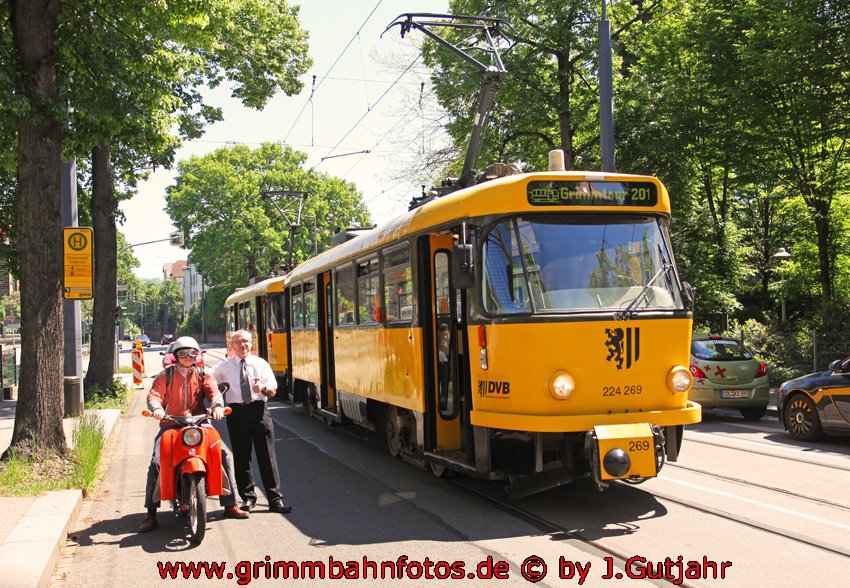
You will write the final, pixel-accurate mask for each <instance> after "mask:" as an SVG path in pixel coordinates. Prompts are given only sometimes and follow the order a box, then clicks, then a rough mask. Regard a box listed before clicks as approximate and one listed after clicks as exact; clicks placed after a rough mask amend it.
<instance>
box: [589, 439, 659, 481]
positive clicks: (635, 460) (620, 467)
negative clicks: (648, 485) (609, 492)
mask: <svg viewBox="0 0 850 588" xmlns="http://www.w3.org/2000/svg"><path fill="white" fill-rule="evenodd" d="M584 448H585V451H586V452H587V455H588V461H589V462H590V473H591V476H592V478H593V483H594V484H595V485H596V488H597V490H599V491H600V492H601V491H602V490H604V489H605V488H607V487H608V482H609V481H611V480H624V481H627V482H631V483H637V482H640V481H643V480H645V479H647V478H654V477H655V476H657V475H658V472H659V471H660V470H661V467H662V466H663V465H664V434H663V433H662V431H661V427H658V426H655V425H650V424H649V423H629V424H621V425H597V426H596V427H593V429H592V430H590V431H588V434H587V436H586V437H585V442H584Z"/></svg>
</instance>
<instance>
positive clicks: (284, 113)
mask: <svg viewBox="0 0 850 588" xmlns="http://www.w3.org/2000/svg"><path fill="white" fill-rule="evenodd" d="M294 4H298V2H294ZM300 6H301V12H300V20H301V24H302V27H303V28H304V29H306V30H307V31H308V32H309V34H310V38H309V45H310V49H309V54H310V57H311V58H312V59H313V66H312V68H311V69H310V71H309V72H308V73H307V75H305V76H304V78H303V82H304V88H303V90H302V92H301V94H300V95H298V96H292V97H288V96H285V95H282V94H281V95H278V96H276V97H274V98H273V99H272V100H270V101H269V103H268V105H267V106H266V108H265V109H264V110H262V111H255V110H251V109H248V108H245V107H243V106H242V105H241V104H240V103H239V101H238V100H236V99H233V98H230V94H229V89H228V88H227V87H226V85H223V86H222V87H221V88H217V89H216V90H214V91H209V90H208V91H207V92H206V93H205V96H207V98H208V101H209V103H211V104H214V105H216V106H219V107H221V108H222V109H223V114H224V120H223V121H221V122H219V123H216V124H214V125H210V126H209V127H207V130H206V133H205V134H204V136H203V137H201V138H200V139H198V140H194V141H190V142H186V143H185V144H184V147H183V148H181V149H180V150H179V151H178V153H177V157H176V160H175V166H174V169H172V170H166V169H159V170H156V171H155V172H153V173H152V174H151V176H150V178H149V179H148V180H146V181H145V182H143V183H141V184H140V185H139V189H138V193H137V195H136V196H135V197H133V198H132V199H131V200H128V201H126V202H124V203H122V206H121V209H122V211H123V212H124V214H125V216H126V219H127V220H126V222H125V223H124V225H122V226H119V227H118V228H119V230H120V231H121V232H123V233H124V235H125V236H126V237H127V242H128V243H131V244H137V243H145V242H147V241H155V240H159V239H167V238H168V235H169V233H171V232H173V231H175V230H176V229H175V227H174V226H173V225H172V224H171V219H170V218H169V217H168V215H167V214H166V212H165V191H166V188H167V187H168V186H169V185H171V184H172V183H173V182H174V179H175V177H176V171H175V170H176V162H177V161H180V160H181V159H188V158H189V157H190V156H192V155H204V154H206V153H210V152H212V151H214V150H216V149H219V148H221V147H225V146H227V145H228V144H240V143H241V144H246V145H249V146H251V147H257V146H259V144H260V143H262V142H264V141H274V142H277V141H285V142H286V143H287V144H288V145H290V146H292V147H293V148H295V149H297V150H300V151H303V152H304V153H306V154H307V156H308V159H307V164H306V167H307V168H310V167H315V168H316V169H317V170H318V171H322V172H324V173H327V174H329V175H332V176H337V177H342V178H344V179H346V180H348V181H351V182H354V183H355V184H356V185H357V187H358V189H359V190H360V192H361V194H362V195H363V198H364V201H365V202H366V205H367V206H368V208H369V210H370V213H371V215H372V221H373V222H376V223H378V224H381V223H383V222H386V221H387V220H389V219H390V218H392V217H393V216H395V215H397V214H400V213H401V212H404V211H405V210H407V204H408V202H409V201H410V198H411V197H412V196H414V195H418V194H419V193H420V192H421V187H420V186H419V185H412V184H411V183H410V182H404V181H400V180H399V179H398V173H399V166H402V165H404V164H403V162H404V159H405V158H406V157H407V158H409V157H415V154H416V148H417V147H420V148H421V147H422V146H421V139H418V140H417V139H415V138H414V137H415V136H417V135H418V133H414V132H413V131H414V130H418V129H420V128H423V127H424V126H426V125H427V124H428V120H427V116H426V114H423V112H422V111H420V110H419V108H418V107H417V106H416V105H417V102H418V97H419V95H420V93H422V88H421V82H423V81H424V82H425V83H426V87H425V90H424V95H425V96H426V98H427V97H428V89H427V88H428V86H427V71H426V70H425V69H424V67H423V66H422V63H421V60H419V61H416V63H415V65H414V66H413V67H412V68H411V69H410V71H408V72H407V73H405V74H404V75H402V73H403V72H404V70H405V68H406V67H407V66H408V65H410V64H411V63H413V62H414V61H415V60H416V57H417V56H418V55H419V50H418V44H419V43H421V41H422V34H421V33H419V32H415V31H414V32H412V33H410V34H408V35H406V36H405V38H404V39H402V38H401V36H400V33H399V28H398V27H393V28H392V29H390V30H389V31H387V32H386V33H385V34H384V35H383V37H381V33H382V32H383V31H384V29H385V28H386V27H387V25H389V24H390V23H391V22H392V21H393V20H394V19H395V18H396V17H397V16H399V15H400V14H403V13H408V12H414V13H446V12H447V11H448V0H416V1H415V2H411V1H410V0H304V1H303V2H302V3H301V4H300ZM314 75H315V76H316V84H317V88H316V90H315V92H314V93H313V98H312V100H309V98H310V93H311V86H312V85H313V76H314ZM396 80H398V83H395V84H394V82H396ZM395 149H399V150H403V151H405V152H404V153H394V152H393V151H394V150H395ZM364 150H370V153H368V154H365V153H357V152H361V151H364ZM353 153H357V154H353ZM328 155H332V156H334V157H331V158H329V159H325V160H324V161H322V158H324V157H327V156H328ZM133 251H134V254H135V256H136V258H137V259H138V260H139V261H140V262H141V266H140V267H137V268H136V269H135V273H136V275H137V276H138V277H140V278H143V279H145V278H159V279H162V277H163V264H165V263H173V262H175V261H177V260H179V259H186V258H187V256H188V254H189V251H187V250H186V249H182V248H179V247H175V246H171V245H169V244H168V243H167V242H163V243H154V244H147V245H139V246H137V247H135V248H134V250H133Z"/></svg>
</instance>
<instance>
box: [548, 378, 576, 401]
mask: <svg viewBox="0 0 850 588" xmlns="http://www.w3.org/2000/svg"><path fill="white" fill-rule="evenodd" d="M575 389H576V383H575V381H574V380H573V379H572V377H571V376H570V375H569V374H568V373H567V372H564V371H558V372H555V373H554V374H552V377H551V378H549V394H551V395H552V398H554V399H555V400H566V399H567V398H569V397H570V396H571V395H572V393H573V391H575Z"/></svg>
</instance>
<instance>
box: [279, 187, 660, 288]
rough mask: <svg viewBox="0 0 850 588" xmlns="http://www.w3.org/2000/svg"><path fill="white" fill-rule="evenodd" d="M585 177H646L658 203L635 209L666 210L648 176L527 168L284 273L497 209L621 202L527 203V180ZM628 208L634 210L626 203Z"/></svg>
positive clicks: (319, 266)
mask: <svg viewBox="0 0 850 588" xmlns="http://www.w3.org/2000/svg"><path fill="white" fill-rule="evenodd" d="M552 180H558V181H567V182H569V181H591V182H602V181H608V182H628V181H631V182H636V181H641V182H652V183H654V184H656V186H657V187H658V202H657V204H656V205H655V206H652V207H645V208H641V211H642V212H646V213H656V214H657V213H660V214H667V215H669V214H670V197H669V195H668V193H667V189H666V188H665V187H664V185H663V184H662V183H661V182H660V181H659V180H658V179H656V178H654V177H652V176H639V175H633V174H620V173H606V172H580V171H566V172H564V171H559V172H533V173H526V174H517V175H512V176H506V177H502V178H498V179H494V180H490V181H487V182H483V183H481V184H476V185H475V186H470V187H469V188H464V189H463V190H458V191H457V192H453V193H451V194H448V195H446V196H443V197H441V198H435V199H433V200H431V201H429V202H427V203H426V204H423V205H422V206H420V207H418V208H415V209H413V210H410V211H408V212H406V213H404V214H402V215H400V216H397V217H395V218H394V219H392V220H390V221H389V222H387V223H386V224H384V225H381V226H379V227H376V228H374V229H372V230H371V231H368V232H366V233H363V234H362V235H359V236H357V237H355V238H354V239H351V240H350V241H346V242H345V243H342V244H340V245H337V246H336V247H332V248H330V249H327V250H326V251H323V252H322V253H320V254H319V255H317V256H315V257H312V258H310V259H308V260H306V261H304V262H302V263H301V264H299V265H298V267H296V268H295V269H294V270H293V271H292V272H291V273H290V274H289V275H288V277H289V278H290V279H299V278H300V277H301V276H303V275H310V274H312V273H314V272H317V271H320V270H325V269H327V268H328V267H330V266H334V265H337V264H338V263H339V262H341V261H344V260H346V259H352V258H357V257H360V256H362V255H365V254H367V253H369V252H371V251H372V250H373V249H376V248H378V247H382V246H385V245H388V244H391V243H393V242H395V241H400V240H403V239H405V238H408V237H410V236H412V235H415V234H418V233H421V232H423V231H425V230H427V229H429V228H432V227H441V226H444V225H446V224H448V223H451V222H452V221H459V220H463V219H466V218H474V217H480V216H484V215H491V214H498V213H500V212H501V213H516V212H536V213H539V212H549V213H553V212H561V213H563V212H579V211H580V212H615V211H622V210H623V206H617V205H611V206H599V205H595V206H576V205H563V206H546V207H545V208H544V207H541V206H535V205H532V204H529V202H528V197H527V193H526V187H527V184H528V183H529V182H532V181H552ZM629 210H630V211H634V210H636V209H635V208H631V207H630V208H629Z"/></svg>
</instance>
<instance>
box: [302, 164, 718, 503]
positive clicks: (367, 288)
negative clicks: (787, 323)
mask: <svg viewBox="0 0 850 588" xmlns="http://www.w3.org/2000/svg"><path fill="white" fill-rule="evenodd" d="M669 220H670V200H669V195H668V193H667V190H666V189H665V188H664V186H663V185H662V184H661V183H660V182H659V181H658V180H657V179H655V178H652V177H647V176H635V175H625V174H617V173H592V172H572V171H569V172H564V171H550V172H542V173H528V174H518V175H509V176H506V177H501V178H498V179H493V180H490V181H487V182H484V183H481V184H478V185H475V186H472V187H469V188H465V189H462V190H459V191H457V192H454V193H451V194H449V195H446V196H443V197H440V198H430V199H427V200H426V201H425V202H423V203H422V204H421V205H419V206H417V207H415V208H413V209H412V210H410V211H409V212H408V213H406V214H404V215H402V216H401V217H399V218H397V219H395V220H393V221H391V222H389V223H388V224H387V225H385V226H383V227H380V228H377V229H374V230H372V231H370V232H368V233H366V234H363V235H360V236H358V237H356V238H354V239H352V240H350V241H348V242H346V243H343V244H341V245H338V246H336V247H333V248H332V249H330V250H328V251H326V252H324V253H322V254H320V255H318V256H316V257H314V258H312V259H309V260H308V261H306V262H304V263H302V264H301V265H299V266H297V267H296V268H295V269H294V270H293V271H292V273H291V274H290V275H289V276H288V278H287V289H288V291H289V296H290V300H291V307H290V311H291V312H290V319H291V325H290V327H291V329H290V347H291V349H290V351H291V373H292V378H293V379H292V385H293V391H292V396H293V397H295V398H296V399H299V400H303V402H305V403H306V404H307V407H308V409H309V410H311V411H312V412H313V413H314V414H316V415H319V416H321V417H323V418H324V419H325V420H327V421H328V422H332V421H336V422H343V421H351V422H354V423H357V424H360V425H362V426H365V427H368V428H371V429H373V430H378V431H381V432H382V433H383V434H384V435H385V436H386V442H387V445H388V448H389V451H390V452H391V453H392V454H393V455H400V456H402V457H405V458H406V459H408V460H410V461H415V462H418V463H420V464H422V465H423V466H427V467H430V469H431V470H432V471H433V472H434V473H435V474H436V475H438V476H441V475H444V474H446V473H448V472H450V471H457V472H462V473H464V474H468V475H473V476H479V477H483V478H488V479H505V480H507V482H508V489H509V490H510V491H511V492H513V493H514V494H515V495H522V494H527V493H530V492H534V491H538V490H541V489H545V488H548V487H554V486H557V485H560V484H563V483H566V482H569V481H572V480H574V479H575V478H577V477H582V476H590V477H591V478H592V480H593V481H594V482H595V483H596V485H597V487H598V488H599V489H600V490H602V489H603V488H604V487H606V486H607V484H608V483H609V482H610V481H611V480H616V479H622V480H627V481H632V482H637V481H641V480H644V479H647V478H652V477H654V476H656V475H657V474H658V472H659V470H660V469H661V467H662V466H663V464H664V462H665V460H670V461H676V458H677V455H678V452H679V448H680V445H681V441H682V433H683V429H684V426H685V425H687V424H690V423H697V422H699V421H700V418H701V408H700V406H699V405H698V404H696V403H694V402H691V401H688V390H689V388H690V385H691V374H690V371H689V370H688V367H687V366H688V365H689V355H688V354H689V349H690V336H691V329H692V315H691V312H690V309H689V306H690V304H691V302H692V297H691V294H692V290H691V289H690V287H689V286H688V285H687V284H683V283H682V282H681V281H680V279H679V275H678V271H677V269H676V266H675V261H674V258H673V254H672V250H671V246H670V238H669V234H668V223H669Z"/></svg>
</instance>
